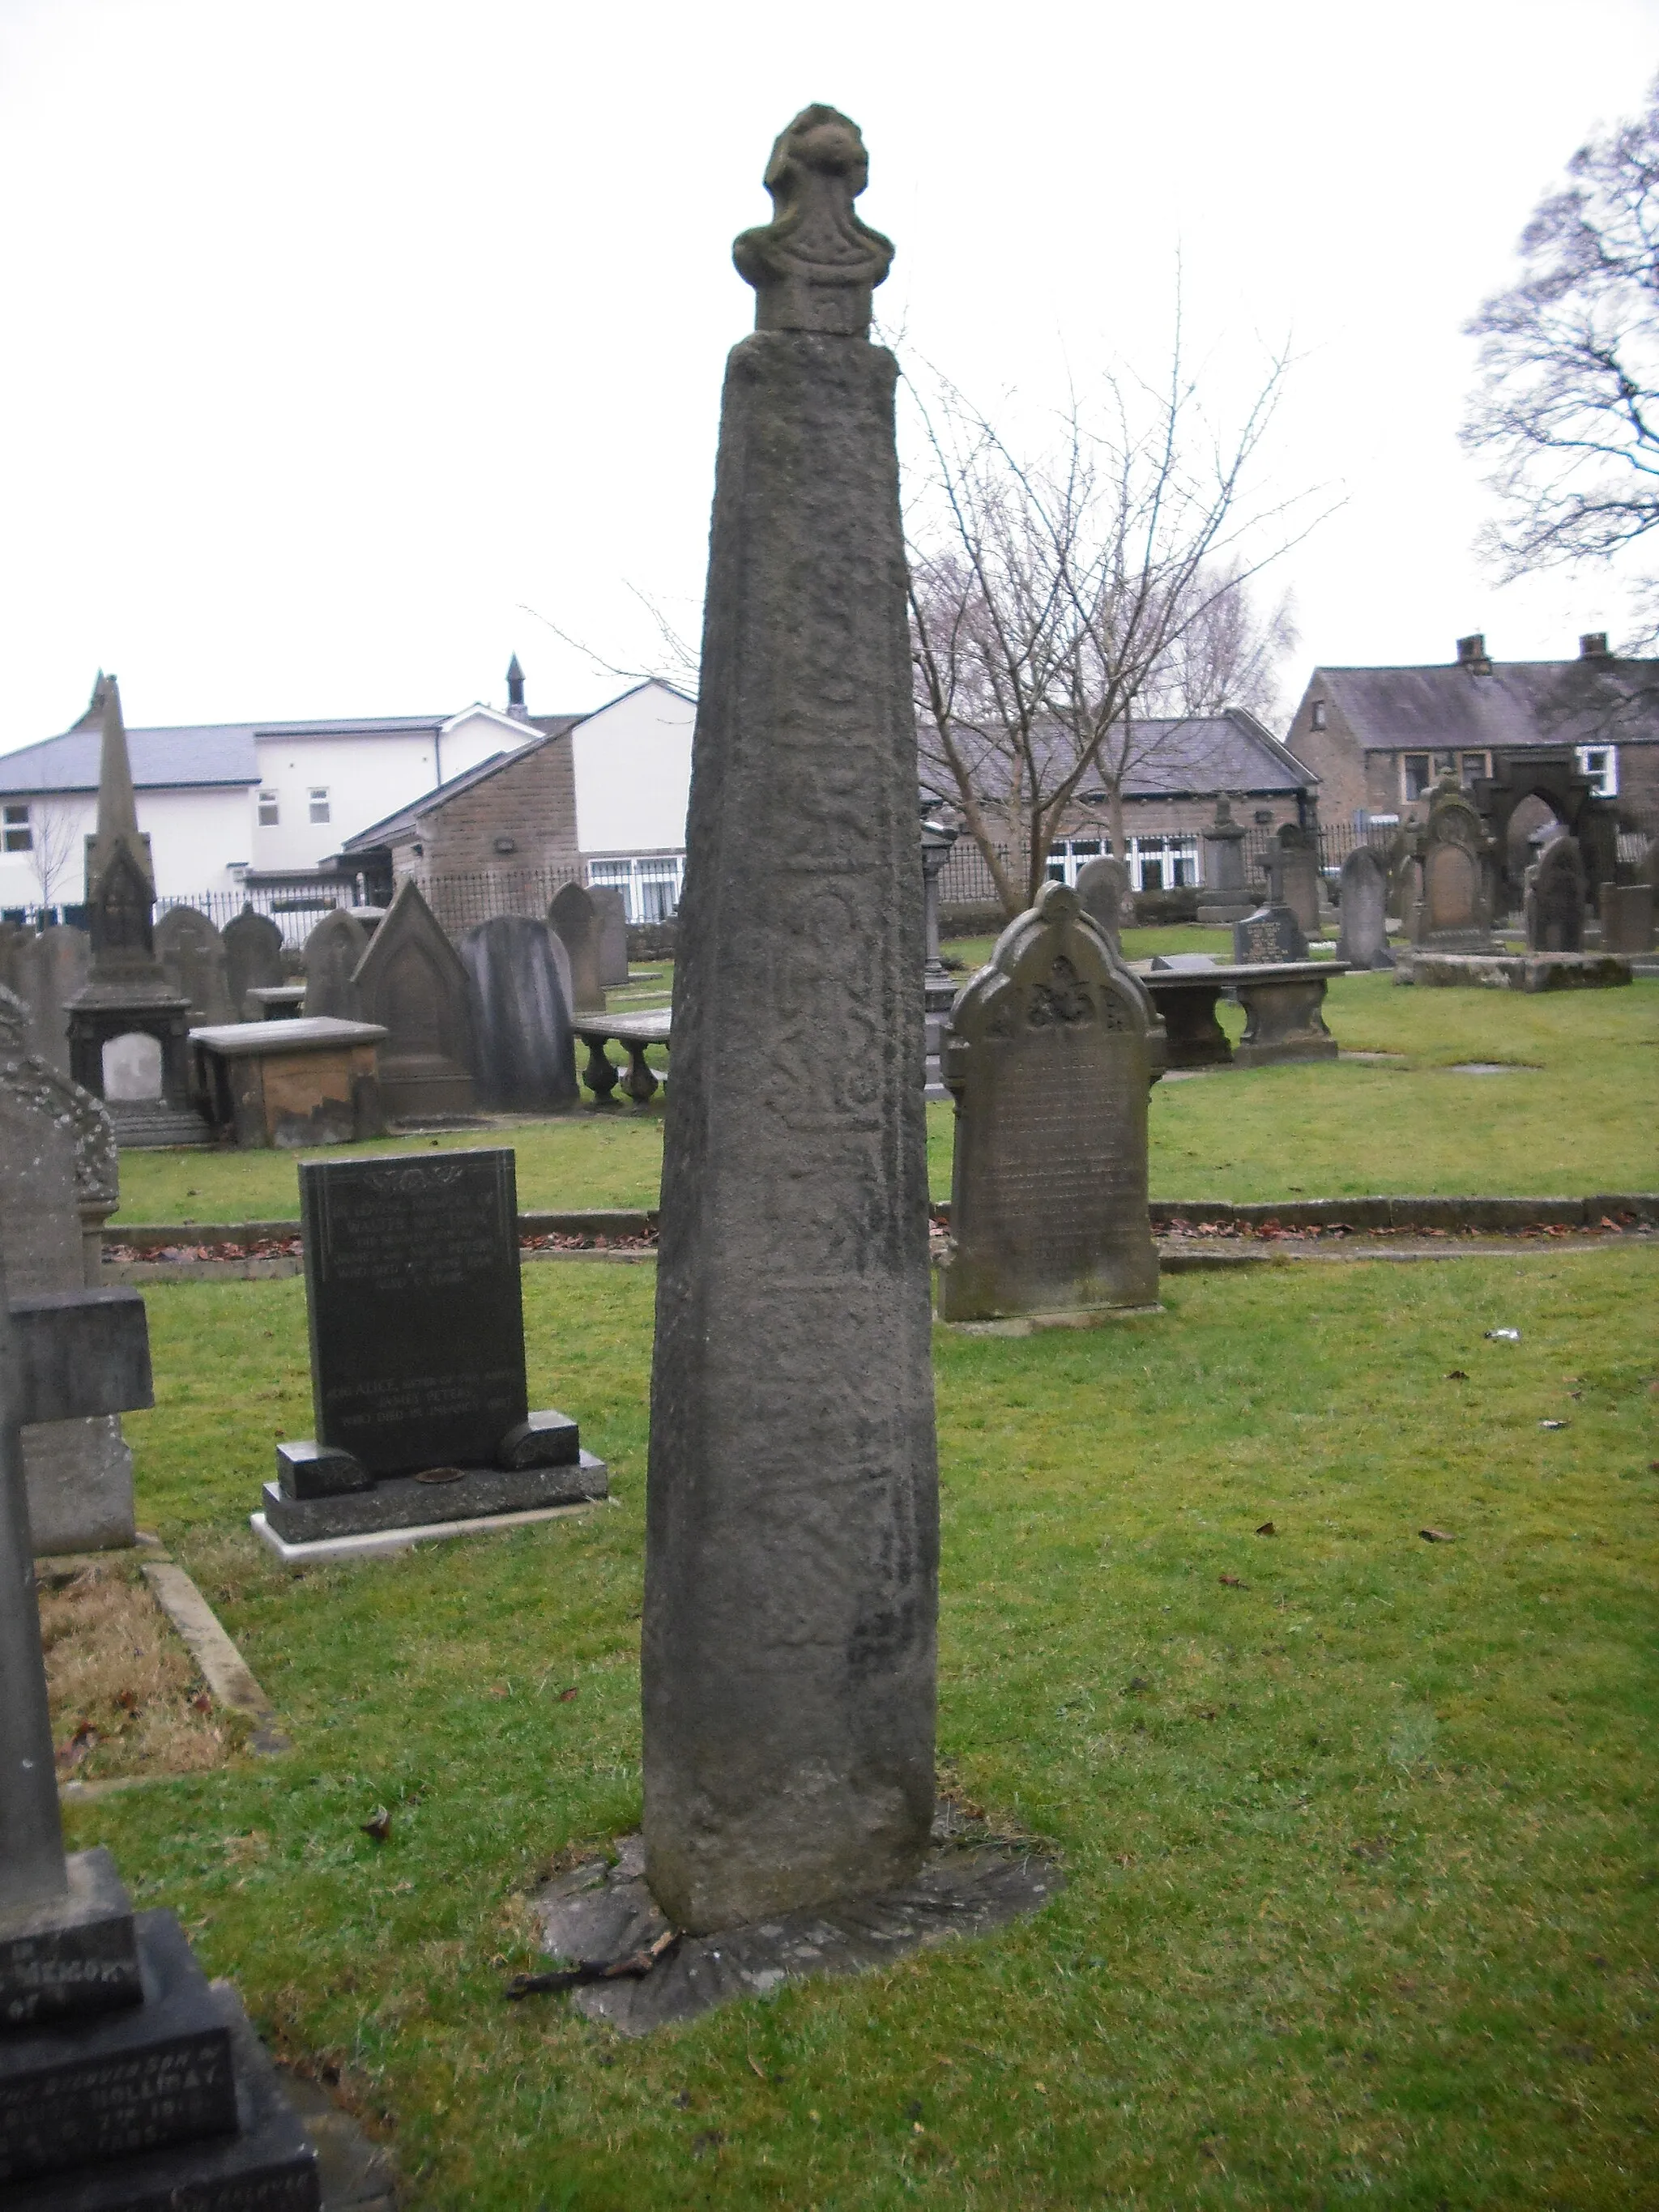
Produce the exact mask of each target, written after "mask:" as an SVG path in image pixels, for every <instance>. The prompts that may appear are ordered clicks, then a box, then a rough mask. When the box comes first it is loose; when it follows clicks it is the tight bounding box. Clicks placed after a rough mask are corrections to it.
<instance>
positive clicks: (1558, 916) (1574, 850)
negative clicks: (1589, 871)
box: [1522, 836, 1585, 952]
mask: <svg viewBox="0 0 1659 2212" xmlns="http://www.w3.org/2000/svg"><path fill="white" fill-rule="evenodd" d="M1584 900H1585V884H1584V855H1583V851H1582V849H1581V848H1580V846H1579V843H1578V840H1577V838H1576V837H1567V836H1561V837H1552V838H1551V840H1550V842H1549V843H1548V844H1547V845H1546V846H1545V848H1544V849H1543V851H1542V852H1541V854H1539V855H1538V858H1537V860H1536V861H1535V862H1534V864H1533V866H1531V867H1530V868H1528V870H1527V876H1526V891H1525V896H1524V899H1523V901H1522V918H1523V921H1524V922H1525V926H1526V933H1527V950H1528V952H1582V951H1583V949H1584Z"/></svg>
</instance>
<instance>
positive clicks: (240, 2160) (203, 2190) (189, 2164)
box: [5, 1912, 322, 2212]
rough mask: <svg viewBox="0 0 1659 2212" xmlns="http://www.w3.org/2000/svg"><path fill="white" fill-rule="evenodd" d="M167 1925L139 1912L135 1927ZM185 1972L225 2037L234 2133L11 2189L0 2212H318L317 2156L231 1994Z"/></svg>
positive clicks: (154, 1915)
mask: <svg viewBox="0 0 1659 2212" xmlns="http://www.w3.org/2000/svg"><path fill="white" fill-rule="evenodd" d="M171 1919H172V1916H171V1914H169V1913H161V1912H156V1913H145V1914H143V1915H142V1916H141V1917H140V1922H139V1925H140V1929H141V1930H143V1928H144V1925H145V1923H147V1922H155V1921H163V1920H166V1921H170V1920H171ZM173 1925H174V1927H175V1929H176V1927H177V1923H173ZM142 1940H143V1936H142V1935H141V1942H142ZM178 1940H179V1943H180V1944H181V1945H182V1944H183V1942H184V1937H183V1935H182V1933H179V1939H178ZM192 1972H194V1974H195V1976H196V1982H197V1991H198V1996H197V2002H199V2004H200V2005H201V2006H202V2007H203V2008H204V2010H206V2009H207V2008H210V2010H211V2015H212V2017H213V2019H214V2020H215V2021H216V2023H217V2024H218V2025H219V2026H220V2027H222V2029H223V2030H224V2032H225V2033H226V2034H227V2035H228V2039H229V2045H230V2063H231V2069H232V2073H233V2075H234V2081H235V2096H234V2112H235V2122H234V2124H235V2126H236V2130H237V2131H236V2132H235V2133H234V2134H229V2133H227V2134H220V2135H215V2136H209V2137H206V2138H205V2139H204V2140H203V2141H201V2142H179V2143H173V2144H170V2145H167V2146H165V2147H163V2148H152V2149H148V2150H140V2151H136V2152H134V2153H133V2154H131V2155H130V2156H128V2157H125V2158H120V2159H116V2160H110V2161H109V2162H108V2163H106V2164H103V2165H81V2166H73V2167H71V2168H70V2169H69V2170H68V2171H66V2172H58V2173H53V2174H50V2175H40V2176H38V2177H36V2178H34V2179H32V2180H29V2181H23V2182H14V2183H11V2184H9V2185H8V2187H7V2189H6V2192H5V2202H6V2212H320V2208H321V2205H322V2193H321V2186H320V2184H319V2179H318V2169H317V2158H316V2154H315V2152H314V2151H313V2149H312V2148H311V2145H310V2143H309V2142H308V2141H307V2137H306V2133H305V2130H304V2129H303V2128H302V2127H301V2124H300V2122H299V2120H298V2119H297V2118H296V2117H295V2113H294V2112H293V2111H292V2109H291V2107H290V2106H289V2102H288V2099H287V2097H286V2096H285V2095H284V2093H283V2087H282V2084H281V2082H280V2081H279V2080H278V2078H277V2075H276V2069H275V2068H274V2067H273V2066H272V2064H271V2063H270V2059H269V2057H267V2056H266V2055H265V2051H264V2047H263V2046H262V2045H261V2044H260V2041H259V2039H258V2036H257V2035H255V2033H253V2030H252V2027H250V2026H249V2024H248V2020H247V2015H246V2014H245V2013H244V2012H243V2010H242V2008H241V2004H240V2001H239V1999H238V1997H237V1996H236V1993H235V1991H234V1990H232V1989H231V1988H229V1986H228V1984H225V1983H223V1982H215V1983H212V1984H209V1983H208V1982H206V1981H204V1980H203V1979H202V1978H201V1974H200V1970H199V1969H197V1968H195V1967H194V1965H193V1962H192Z"/></svg>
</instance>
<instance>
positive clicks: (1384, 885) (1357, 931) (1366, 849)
mask: <svg viewBox="0 0 1659 2212" xmlns="http://www.w3.org/2000/svg"><path fill="white" fill-rule="evenodd" d="M1340 911H1341V924H1342V926H1341V930H1340V933H1339V935H1338V937H1337V940H1336V957H1337V958H1338V959H1339V960H1340V961H1344V962H1346V963H1347V965H1348V966H1349V967H1350V968H1392V967H1393V966H1394V955H1393V953H1392V952H1390V951H1389V872H1388V869H1387V868H1386V867H1385V866H1384V865H1383V857H1382V855H1381V854H1379V853H1377V852H1376V851H1375V850H1374V849H1373V848H1372V847H1371V846H1370V845H1356V846H1355V847H1354V848H1353V850H1352V853H1350V854H1349V855H1348V857H1347V859H1346V860H1344V862H1343V863H1342V904H1341V910H1340Z"/></svg>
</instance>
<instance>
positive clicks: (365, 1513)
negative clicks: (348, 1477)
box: [263, 1451, 610, 1544]
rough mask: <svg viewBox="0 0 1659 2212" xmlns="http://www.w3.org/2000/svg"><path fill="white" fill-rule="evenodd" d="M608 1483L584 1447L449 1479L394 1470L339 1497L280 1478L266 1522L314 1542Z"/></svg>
mask: <svg viewBox="0 0 1659 2212" xmlns="http://www.w3.org/2000/svg"><path fill="white" fill-rule="evenodd" d="M609 1491H610V1484H609V1481H608V1480H607V1475H606V1469H605V1462H604V1461H603V1460H600V1459H595V1458H594V1456H593V1455H592V1452H587V1451H585V1452H582V1453H581V1454H580V1457H579V1459H578V1460H577V1461H576V1462H575V1464H574V1465H568V1464H567V1465H565V1466H563V1467H526V1468H498V1467H474V1468H464V1469H463V1470H462V1471H461V1473H460V1474H459V1477H458V1478H457V1479H456V1480H453V1481H448V1482H422V1480H421V1479H420V1477H419V1476H418V1475H413V1474H400V1475H388V1476H387V1477H386V1479H385V1480H383V1481H380V1482H377V1483H375V1484H374V1487H373V1488H372V1489H369V1490H358V1491H352V1492H347V1493H345V1494H343V1495H342V1496H339V1497H335V1498H284V1497H283V1493H282V1492H281V1490H280V1489H279V1488H278V1486H276V1483H274V1482H268V1483H266V1485H265V1486H264V1499H263V1508H264V1516H265V1521H266V1523H267V1525H268V1526H269V1527H270V1528H272V1529H274V1530H275V1532H276V1534H277V1535H279V1536H281V1537H282V1538H283V1541H285V1542H287V1543H290V1544H310V1543H315V1542H317V1541H319V1539H323V1538H326V1537H330V1536H361V1535H367V1534H372V1533H373V1532H374V1531H375V1530H377V1529H381V1528H426V1527H428V1526H429V1525H430V1524H432V1523H433V1522H441V1521H473V1520H478V1519H481V1518H482V1517H483V1516H485V1515H488V1514H492V1513H526V1512H530V1511H532V1510H534V1509H535V1508H536V1507H538V1506H541V1505H571V1504H575V1503H576V1502H577V1501H578V1500H579V1499H580V1498H604V1497H606V1496H608V1494H609Z"/></svg>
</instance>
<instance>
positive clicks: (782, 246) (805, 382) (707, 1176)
mask: <svg viewBox="0 0 1659 2212" xmlns="http://www.w3.org/2000/svg"><path fill="white" fill-rule="evenodd" d="M865 179H866V157H865V152H864V147H863V143H862V141H861V140H860V137H859V134H858V131H857V129H856V127H855V126H854V125H853V124H851V123H850V122H848V119H847V118H846V117H845V116H842V115H840V114H838V113H836V111H835V110H834V109H833V108H829V107H822V106H815V107H809V108H807V109H805V111H804V112H803V113H802V114H801V115H799V117H797V118H796V119H795V121H794V122H793V124H792V125H790V126H789V128H788V129H787V131H785V132H784V133H783V135H782V137H780V139H779V140H778V142H777V143H776V145H775V148H774V149H773V153H772V158H771V161H770V163H769V166H768V168H767V172H766V183H767V188H768V190H769V191H770V192H771V194H772V197H773V200H774V204H775V221H774V222H772V223H771V224H770V225H769V226H767V227H766V228H762V229H757V230H753V231H749V232H746V233H745V234H744V235H743V237H741V238H740V239H739V240H738V242H737V246H736V247H735V249H734V252H735V258H736V261H737V264H738V270H739V272H740V274H741V275H743V276H744V277H745V278H746V279H747V281H748V282H749V283H751V284H753V285H754V286H755V288H756V290H757V304H756V324H757V328H756V330H755V331H754V334H753V335H752V336H751V337H747V338H745V339H744V340H743V342H742V343H740V344H738V346H737V347H736V348H734V349H733V351H732V355H731V357H730V360H729V362H728V365H727V370H726V385H725V391H724V395H723V398H722V402H721V416H720V449H719V458H718V461H717V465H716V472H715V485H714V520H713V526H712V529H711V532H710V539H709V560H708V591H707V594H706V597H705V600H704V616H703V652H702V681H701V684H700V686H699V692H700V696H699V699H698V704H697V720H696V737H695V740H694V745H693V753H692V770H691V794H690V812H689V817H688V823H687V856H686V875H685V892H684V901H683V903H682V905H681V908H680V911H679V917H678V958H677V963H676V969H675V976H674V1008H673V1039H674V1062H673V1079H672V1081H671V1084H670V1085H669V1090H668V1112H667V1124H666V1130H665V1158H664V1169H663V1184H662V1228H661V1247H660V1257H659V1263H658V1282H657V1327H656V1355H655V1364H654V1367H653V1376H652V1416H651V1443H650V1477H649V1497H648V1504H647V1527H646V1583H645V1615H644V1638H643V1650H642V1676H643V1681H642V1689H643V1703H644V1776H645V1819H644V1833H645V1850H646V1872H647V1879H648V1881H649V1882H650V1886H651V1888H652V1890H653V1893H654V1895H655V1897H656V1899H657V1901H658V1903H659V1905H661V1907H662V1909H663V1911H665V1913H666V1914H667V1915H668V1916H669V1917H670V1919H671V1921H672V1923H673V1924H674V1925H675V1926H676V1927H678V1928H682V1929H686V1930H688V1931H689V1932H691V1933H699V1932H703V1933H707V1932H709V1931H713V1930H718V1929H722V1928H726V1927H730V1926H732V1925H733V1924H735V1923H739V1922H747V1921H754V1920H763V1919H764V1918H765V1917H767V1916H768V1915H769V1914H772V1913H775V1912H777V1913H781V1912H787V1911H789V1910H791V1909H792V1908H794V1907H802V1908H805V1907H809V1906H812V1905H817V1904H821V1903H823V1901H824V1900H826V1899H831V1898H845V1897H849V1896H860V1895H869V1894H871V1893H879V1892H882V1891H884V1890H887V1889H890V1888H891V1887H894V1886H896V1885H897V1884H898V1883H900V1882H902V1881H904V1880H906V1879H907V1878H908V1876H909V1875H911V1874H912V1873H914V1871H915V1869H916V1868H917V1867H918V1866H919V1865H920V1864H921V1860H922V1857H923V1855H924V1853H925V1852H926V1850H927V1841H928V1834H929V1830H930V1826H931V1824H932V1820H933V1801H934V1759H933V1711H934V1620H935V1611H936V1583H937V1561H938V1547H939V1514H938V1495H937V1472H936V1460H935V1451H934V1441H933V1376H932V1369H931V1350H930V1322H929V1316H928V1263H927V1158H926V1125H925V1121H924V1108H923V1101H922V1087H921V1084H920V1083H919V1082H918V1081H917V1080H916V1077H917V1072H918V1070H919V1069H920V1068H921V1064H922V1047H923V1032H922V1003H921V982H922V966H923V939H922V896H921V868H920V867H919V866H917V850H916V812H915V809H916V790H917V774H916V733H915V714H914V712H913V710H912V707H911V695H910V653H909V641H908V621H907V612H906V570H905V559H904V540H903V532H902V525H901V520H900V513H899V492H898V464H897V455H896V450H895V446H894V432H893V394H894V386H895V383H896V376H897V364H896V362H895V361H894V359H893V356H891V354H890V353H889V352H888V351H887V350H886V349H884V348H883V347H879V346H875V345H872V344H871V343H869V336H868V333H869V325H870V298H871V289H872V286H873V285H874V284H875V283H878V282H879V281H880V279H881V278H882V277H884V276H885V274H886V272H887V267H888V262H889V259H890V254H891V248H890V246H889V245H888V243H887V241H886V240H884V239H883V238H881V237H879V236H878V234H876V233H874V232H873V231H871V230H868V229H866V228H865V226H864V225H863V224H862V223H861V222H860V221H859V219H858V217H857V216H856V215H855V214H854V199H855V197H856V196H857V195H858V193H859V192H860V191H862V190H863V188H864V184H865ZM578 994H579V995H580V985H579V986H578ZM579 1026H580V1024H579Z"/></svg>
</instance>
